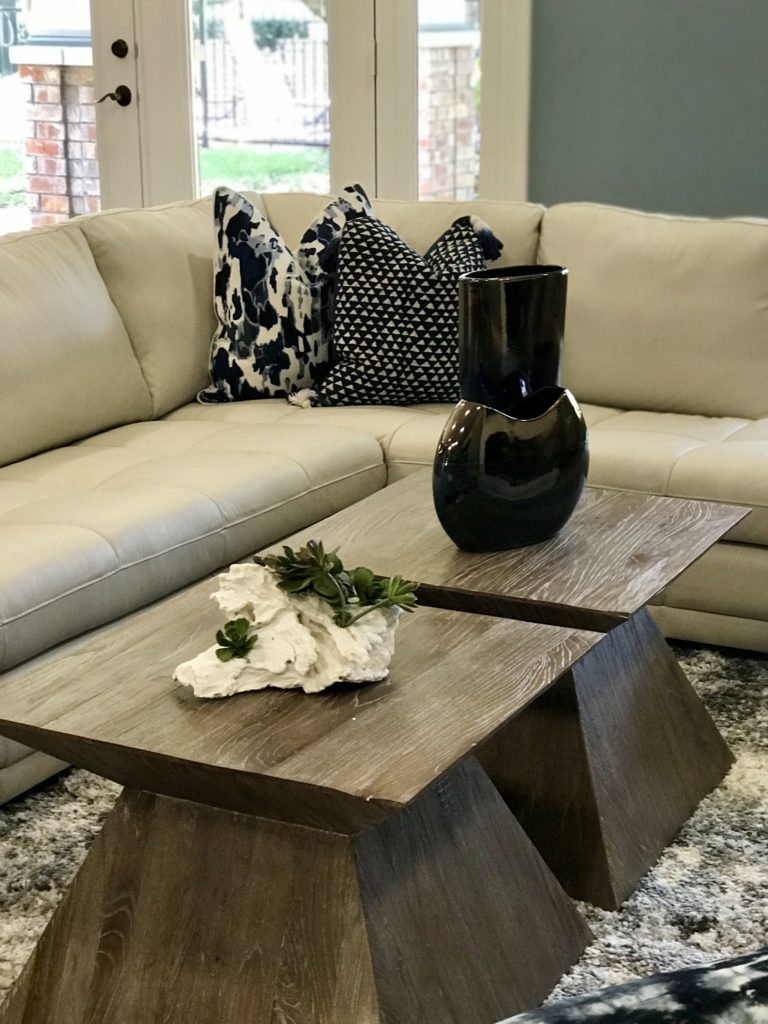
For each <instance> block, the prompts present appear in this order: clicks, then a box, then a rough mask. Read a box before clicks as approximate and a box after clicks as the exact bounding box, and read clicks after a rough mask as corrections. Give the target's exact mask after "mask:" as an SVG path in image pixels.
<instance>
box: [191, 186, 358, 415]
mask: <svg viewBox="0 0 768 1024" xmlns="http://www.w3.org/2000/svg"><path fill="white" fill-rule="evenodd" d="M370 215H371V204H370V201H369V199H368V196H367V195H366V194H365V191H364V189H363V188H362V187H361V186H360V185H348V186H347V187H346V188H345V189H344V190H343V192H342V194H341V195H340V196H339V198H338V199H336V200H335V201H334V202H332V203H330V204H329V205H328V206H327V207H326V208H325V209H324V210H323V211H322V213H320V214H319V216H318V217H317V218H316V219H315V220H314V221H313V222H312V224H311V225H310V226H309V227H308V228H307V230H306V231H305V233H304V235H303V237H302V239H301V242H300V243H299V247H298V249H297V251H296V253H295V255H294V254H293V253H292V252H291V251H290V250H289V249H288V247H287V246H286V244H285V242H284V241H283V240H282V238H281V237H280V235H279V234H278V233H277V232H276V231H275V229H274V228H273V227H272V225H271V224H270V222H269V220H268V219H267V218H266V217H265V216H263V215H262V214H261V213H259V212H258V211H257V210H256V209H255V207H254V206H253V204H252V203H251V202H249V201H248V199H246V198H245V196H242V195H240V194H239V193H238V192H234V191H232V190H231V189H228V188H218V189H216V192H215V194H214V197H213V216H214V224H215V232H216V235H215V246H216V247H215V253H214V268H213V282H214V283H213V291H214V310H215V313H216V320H217V324H218V326H217V328H216V332H215V334H214V336H213V341H212V344H211V365H210V372H211V383H210V385H209V387H207V388H205V389H204V390H203V391H201V392H200V393H199V394H198V396H197V400H198V401H199V402H202V403H213V402H234V401H243V400H248V399H254V398H287V397H290V396H291V395H295V394H296V392H298V391H301V390H303V389H306V388H314V387H317V385H318V384H319V383H320V382H321V381H322V379H323V377H324V376H325V374H326V373H327V372H328V364H329V339H328V336H329V331H330V301H329V300H330V288H331V275H330V274H329V272H328V271H327V270H326V269H325V268H324V266H323V259H322V257H323V254H324V252H325V250H326V249H327V248H328V246H329V245H331V244H332V243H333V242H334V241H335V240H336V239H337V238H338V237H339V235H340V234H341V231H342V229H343V228H344V226H345V225H346V224H347V222H348V221H351V220H353V219H354V218H357V217H367V216H370Z"/></svg>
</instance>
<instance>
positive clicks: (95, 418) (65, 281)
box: [0, 224, 151, 465]
mask: <svg viewBox="0 0 768 1024" xmlns="http://www.w3.org/2000/svg"><path fill="white" fill-rule="evenodd" d="M0 316H1V317H2V329H1V330H0V380H2V384H3V394H2V403H0V465H7V464H8V463H10V462H15V461H16V460H18V459H22V458H25V457H26V456H28V455H34V454H35V453H36V452H40V451H44V450H45V449H47V448H53V447H56V446H59V445H63V444H67V443H68V442H70V441H74V440H77V439H78V438H81V437H85V436H87V435H89V434H94V433H97V432H98V431H101V430H107V429H108V428H110V427H115V426H118V425H120V424H123V423H130V422H132V421H135V420H141V419H144V418H146V417H147V416H149V415H150V414H151V403H150V398H149V391H148V389H147V385H146V382H145V381H144V378H143V376H142V372H141V368H140V367H139V364H138V362H137V361H136V358H135V356H134V353H133V350H132V348H131V342H130V340H129V338H128V335H127V333H126V330H125V327H124V326H123V322H122V320H121V319H120V315H119V313H118V311H117V310H116V309H115V306H114V304H113V303H112V300H111V299H110V297H109V294H108V292H107V289H106V288H105V286H104V282H103V281H102V279H101V277H100V276H99V272H98V270H97V269H96V265H95V263H94V261H93V256H92V255H91V251H90V249H89V248H88V244H87V242H86V240H85V238H84V237H83V234H82V231H81V230H80V228H79V227H78V226H76V225H74V224H64V225H62V226H60V227H55V228H48V229H41V230H38V231H33V232H28V233H25V234H20V235H7V236H4V237H2V238H0Z"/></svg>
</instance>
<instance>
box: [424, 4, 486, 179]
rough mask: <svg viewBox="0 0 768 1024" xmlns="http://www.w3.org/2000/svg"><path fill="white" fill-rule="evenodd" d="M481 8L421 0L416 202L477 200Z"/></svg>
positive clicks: (478, 5)
mask: <svg viewBox="0 0 768 1024" xmlns="http://www.w3.org/2000/svg"><path fill="white" fill-rule="evenodd" d="M480 3H481V0H419V198H420V199H472V198H473V197H474V196H476V195H477V176H478V171H479V164H480Z"/></svg>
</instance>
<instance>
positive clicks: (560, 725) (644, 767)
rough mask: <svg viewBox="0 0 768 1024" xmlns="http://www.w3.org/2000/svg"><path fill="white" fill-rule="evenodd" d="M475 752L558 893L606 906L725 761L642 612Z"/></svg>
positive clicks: (615, 902) (642, 868)
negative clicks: (555, 881)
mask: <svg viewBox="0 0 768 1024" xmlns="http://www.w3.org/2000/svg"><path fill="white" fill-rule="evenodd" d="M478 757H479V760H480V762H481V763H482V764H483V766H484V767H485V769H486V771H487V772H488V774H489V775H490V777H491V779H493V781H494V783H495V784H496V785H497V786H498V788H499V790H500V791H501V792H502V794H503V795H504V797H505V799H506V800H507V802H508V804H509V806H510V807H511V809H512V811H513V813H514V814H515V816H516V817H517V819H518V821H519V822H520V824H521V825H522V826H523V828H524V829H525V830H526V832H527V833H528V835H529V836H530V837H531V839H532V840H533V841H534V843H535V845H536V847H537V848H538V850H539V852H540V853H541V854H542V856H543V857H544V859H545V860H546V861H547V863H548V864H549V866H550V867H551V868H552V871H553V872H554V874H555V875H556V877H557V878H558V880H559V881H560V883H561V885H562V886H563V888H564V889H565V890H566V892H568V893H570V894H571V895H572V896H574V897H575V898H577V899H582V900H586V901H587V902H589V903H593V904H595V905H597V906H600V907H607V908H608V909H611V910H613V909H615V908H616V907H618V906H619V905H620V904H621V903H622V902H623V900H625V899H626V898H627V896H628V895H629V894H630V893H631V892H632V890H633V889H634V888H635V886H636V884H637V882H638V880H639V879H640V877H641V876H642V875H643V874H645V872H646V871H647V870H648V869H649V868H650V867H651V866H652V865H653V864H654V863H655V862H656V860H657V859H658V858H659V856H660V855H661V853H662V852H663V850H664V848H665V847H666V846H668V845H669V843H670V842H671V840H672V839H673V838H674V836H675V835H676V834H677V833H678V832H679V830H680V828H681V827H682V825H683V824H684V823H685V822H686V821H687V820H688V818H690V816H691V814H692V813H693V811H694V810H695V808H696V807H697V805H698V804H699V802H700V800H701V799H702V798H703V797H704V796H706V794H707V793H709V792H711V790H713V789H714V788H715V787H716V786H717V785H718V783H719V782H720V781H721V780H722V778H723V777H724V775H725V774H726V772H727V771H728V769H729V768H730V766H731V764H732V763H733V756H732V755H731V753H730V751H729V749H728V747H727V745H726V743H725V740H724V739H723V738H722V736H721V735H720V733H719V732H718V730H717V728H716V727H715V725H714V723H713V722H712V719H711V718H710V717H709V714H708V713H707V711H706V709H705V708H704V705H703V704H702V703H701V701H700V700H699V698H698V696H697V695H696V693H695V692H694V690H693V688H692V687H691V684H690V683H689V682H688V679H687V678H686V676H685V674H684V672H683V670H682V669H681V668H680V666H679V665H678V663H677V660H676V659H675V657H674V654H673V653H672V651H671V650H670V648H669V646H668V644H667V643H666V641H665V640H664V638H663V637H662V636H661V634H660V633H659V630H658V628H657V627H656V625H655V623H654V622H653V619H652V618H651V617H650V615H649V613H648V612H647V610H643V611H640V612H638V613H637V614H636V615H634V616H633V617H632V618H631V619H630V620H629V621H628V622H626V623H624V624H623V625H621V626H619V627H617V628H616V629H614V630H613V631H612V632H611V633H609V634H608V635H607V636H606V637H605V639H604V640H603V641H602V642H601V643H600V644H598V645H597V646H596V647H594V648H593V649H592V650H591V651H589V652H588V653H587V654H585V655H584V657H583V658H582V659H581V661H579V662H578V663H577V664H576V665H574V666H573V668H572V669H571V670H570V671H569V672H567V673H565V675H564V676H563V677H562V678H561V679H560V680H559V681H558V683H556V684H555V686H553V687H552V688H551V689H550V690H548V691H547V692H546V693H544V694H542V695H541V696H540V697H539V698H538V699H537V700H536V701H535V702H534V703H533V704H532V705H530V706H529V707H528V708H527V709H526V710H524V711H523V712H522V713H521V714H519V715H517V716H516V717H515V718H514V719H513V720H512V721H511V722H510V723H508V725H506V726H505V727H504V728H503V729H502V730H501V731H500V732H499V733H497V734H496V735H495V736H494V737H493V738H492V739H491V740H490V741H487V742H486V744H485V745H484V746H483V748H481V750H480V751H479V753H478Z"/></svg>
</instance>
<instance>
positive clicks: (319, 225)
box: [296, 184, 373, 360]
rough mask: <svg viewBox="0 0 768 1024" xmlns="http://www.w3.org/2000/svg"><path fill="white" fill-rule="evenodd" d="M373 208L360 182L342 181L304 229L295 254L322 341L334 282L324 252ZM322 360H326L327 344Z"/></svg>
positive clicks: (332, 262)
mask: <svg viewBox="0 0 768 1024" xmlns="http://www.w3.org/2000/svg"><path fill="white" fill-rule="evenodd" d="M372 216H373V209H372V207H371V201H370V199H369V198H368V196H367V194H366V192H365V189H364V188H363V186H362V185H358V184H355V185H346V186H345V187H344V188H343V189H342V191H341V195H340V196H339V198H338V199H336V200H334V202H332V203H329V204H328V206H326V208H325V209H324V210H323V211H322V213H321V214H320V216H319V217H317V218H316V219H315V220H314V221H313V222H312V223H311V224H310V225H309V227H308V228H307V230H306V231H305V232H304V234H303V236H302V239H301V242H300V243H299V249H298V252H297V254H296V255H297V257H298V260H299V263H300V265H301V267H302V268H303V270H304V273H305V274H306V275H307V278H308V279H309V281H310V283H311V285H312V287H313V288H314V294H315V299H316V302H317V303H318V304H319V309H320V325H321V328H322V331H323V341H324V343H325V345H326V346H327V344H328V341H329V335H330V329H331V320H332V300H333V294H332V293H333V287H334V284H335V277H336V273H335V263H336V261H335V254H334V258H333V259H332V260H327V259H326V258H325V257H326V254H328V253H330V252H331V251H332V250H334V247H335V245H336V243H337V242H338V240H339V238H341V235H342V232H343V231H344V228H345V226H346V224H347V223H348V222H349V221H351V220H354V219H355V218H356V217H372ZM325 351H326V360H327V348H326V349H325Z"/></svg>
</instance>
